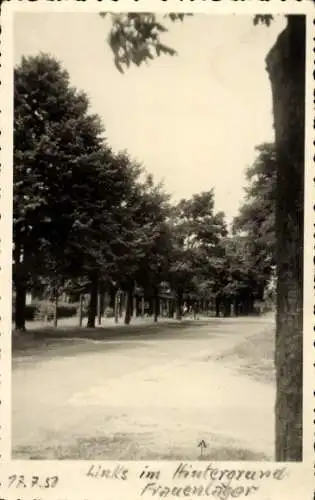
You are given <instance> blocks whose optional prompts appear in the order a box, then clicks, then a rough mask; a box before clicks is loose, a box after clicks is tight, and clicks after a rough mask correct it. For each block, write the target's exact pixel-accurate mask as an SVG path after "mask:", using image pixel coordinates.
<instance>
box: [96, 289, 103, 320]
mask: <svg viewBox="0 0 315 500" xmlns="http://www.w3.org/2000/svg"><path fill="white" fill-rule="evenodd" d="M103 297H104V294H103V291H102V290H101V287H100V284H99V285H98V290H97V324H98V325H99V326H100V325H101V324H102V302H103V300H104V299H103Z"/></svg>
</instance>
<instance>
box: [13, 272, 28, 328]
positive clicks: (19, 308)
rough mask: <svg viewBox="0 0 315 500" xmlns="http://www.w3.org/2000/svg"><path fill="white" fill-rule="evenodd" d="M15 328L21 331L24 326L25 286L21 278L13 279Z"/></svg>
mask: <svg viewBox="0 0 315 500" xmlns="http://www.w3.org/2000/svg"><path fill="white" fill-rule="evenodd" d="M15 294H16V295H15V328H16V330H19V331H21V332H24V331H25V330H26V328H25V312H26V286H25V284H24V283H23V282H22V280H16V281H15Z"/></svg>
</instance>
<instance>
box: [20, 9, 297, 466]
mask: <svg viewBox="0 0 315 500" xmlns="http://www.w3.org/2000/svg"><path fill="white" fill-rule="evenodd" d="M99 7H100V9H101V7H102V6H101V4H100V6H99ZM13 58H14V64H13V66H14V77H13V86H14V117H13V121H14V123H13V244H12V383H11V385H12V388H11V390H12V407H11V414H12V431H11V432H12V437H11V455H12V459H13V460H98V461H102V460H104V461H105V460H106V461H107V460H116V461H117V460H119V461H120V460H128V461H140V460H142V461H143V460H146V461H149V460H152V461H162V460H165V461H195V460H200V461H207V462H211V461H235V462H239V461H245V462H246V461H247V462H253V461H254V462H265V461H266V462H301V461H302V460H303V446H302V443H303V429H302V422H303V418H302V417H303V300H304V299H303V269H304V264H303V252H304V244H303V242H304V228H305V225H304V180H305V167H304V165H305V87H306V85H305V71H306V69H305V67H306V16H305V15H294V14H290V15H284V14H283V15H282V14H281V15H280V14H273V15H271V14H270V15H269V14H257V15H254V14H248V15H245V14H237V15H219V14H216V15H210V14H206V13H204V14H202V13H196V12H191V13H189V12H188V13H181V12H164V13H163V12H136V11H130V12H75V11H73V12H70V11H69V12H57V11H55V12H53V11H50V12H48V11H47V12H44V11H43V12H16V13H15V14H14V18H13ZM91 474H92V473H91Z"/></svg>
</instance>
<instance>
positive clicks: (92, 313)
mask: <svg viewBox="0 0 315 500" xmlns="http://www.w3.org/2000/svg"><path fill="white" fill-rule="evenodd" d="M97 292H98V277H97V273H96V272H93V273H91V276H90V303H89V309H88V321H87V327H88V328H95V318H96V314H97V295H98V293H97Z"/></svg>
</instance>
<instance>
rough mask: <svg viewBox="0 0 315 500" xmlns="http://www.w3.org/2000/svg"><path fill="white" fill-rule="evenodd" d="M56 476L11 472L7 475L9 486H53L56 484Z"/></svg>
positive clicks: (57, 478) (57, 479)
mask: <svg viewBox="0 0 315 500" xmlns="http://www.w3.org/2000/svg"><path fill="white" fill-rule="evenodd" d="M58 481H59V477H58V476H42V477H40V476H30V477H29V478H27V477H26V476H21V475H17V474H12V475H11V476H9V477H8V487H9V488H55V487H56V486H57V484H58Z"/></svg>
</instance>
